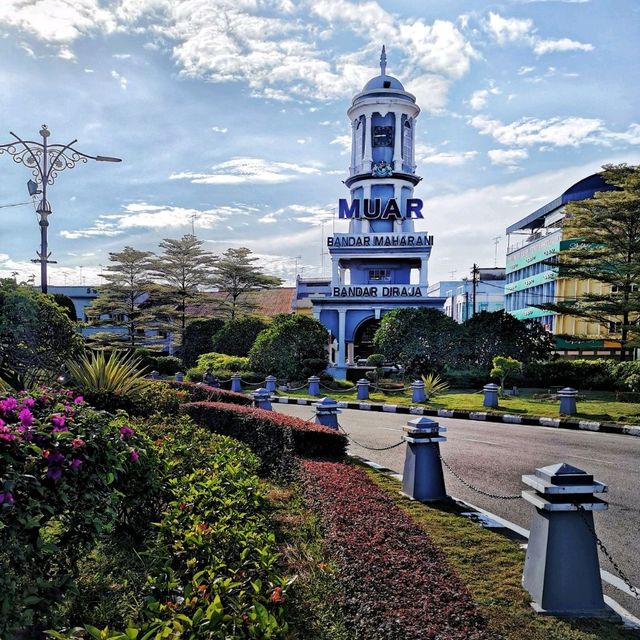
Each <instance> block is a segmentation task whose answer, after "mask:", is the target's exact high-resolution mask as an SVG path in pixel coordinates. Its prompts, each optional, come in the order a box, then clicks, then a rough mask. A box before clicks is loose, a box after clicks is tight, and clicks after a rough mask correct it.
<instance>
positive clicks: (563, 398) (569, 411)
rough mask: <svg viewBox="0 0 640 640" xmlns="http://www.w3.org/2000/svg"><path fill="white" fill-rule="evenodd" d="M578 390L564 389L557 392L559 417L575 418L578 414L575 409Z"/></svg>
mask: <svg viewBox="0 0 640 640" xmlns="http://www.w3.org/2000/svg"><path fill="white" fill-rule="evenodd" d="M577 395H578V390H577V389H573V388H572V387H565V388H564V389H560V391H558V398H560V415H563V414H564V415H566V416H575V415H576V413H578V409H577V408H576V397H577Z"/></svg>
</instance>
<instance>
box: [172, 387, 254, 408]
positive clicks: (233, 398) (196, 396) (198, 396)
mask: <svg viewBox="0 0 640 640" xmlns="http://www.w3.org/2000/svg"><path fill="white" fill-rule="evenodd" d="M167 384H168V385H169V386H170V387H171V388H172V389H179V390H182V391H186V392H187V393H188V394H189V398H190V399H191V402H228V403H230V404H240V405H245V406H251V405H252V404H253V400H252V399H251V398H250V397H249V396H246V395H244V394H243V393H236V392H235V391H226V390H224V389H218V388H216V387H209V386H207V385H206V384H195V383H193V382H169V383H167Z"/></svg>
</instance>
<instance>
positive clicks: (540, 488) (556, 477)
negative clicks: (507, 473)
mask: <svg viewBox="0 0 640 640" xmlns="http://www.w3.org/2000/svg"><path fill="white" fill-rule="evenodd" d="M522 482H524V483H525V484H526V485H528V486H530V487H533V489H534V491H523V492H522V497H523V498H524V499H525V500H526V501H527V502H530V503H531V504H532V505H533V506H534V507H535V508H536V513H535V514H534V516H533V521H532V523H531V533H530V534H529V544H528V546H527V555H526V558H525V562H524V573H523V576H522V585H523V587H524V588H525V589H526V590H527V591H528V592H529V593H530V594H531V597H532V599H533V602H532V603H531V606H532V607H533V608H534V609H535V610H536V611H537V612H538V613H545V614H552V615H555V616H566V617H589V618H613V617H615V614H614V613H613V611H612V610H611V609H609V607H607V606H606V605H605V603H604V599H603V597H602V582H601V579H600V566H599V564H598V549H597V547H596V538H595V534H594V531H595V530H594V525H593V512H594V511H603V510H605V509H607V508H608V506H609V505H608V504H607V503H606V502H604V501H603V500H600V499H599V498H596V497H595V496H594V494H595V493H604V492H606V491H607V485H605V484H603V483H602V482H598V481H597V480H594V479H593V476H592V475H589V474H588V473H586V472H585V471H583V470H582V469H577V468H576V467H573V466H571V465H569V464H566V463H565V464H555V465H551V466H548V467H543V468H541V469H536V472H535V475H527V476H522ZM576 504H580V507H581V509H580V510H578V507H577V506H576Z"/></svg>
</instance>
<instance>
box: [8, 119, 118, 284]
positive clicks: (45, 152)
mask: <svg viewBox="0 0 640 640" xmlns="http://www.w3.org/2000/svg"><path fill="white" fill-rule="evenodd" d="M9 133H10V134H11V135H12V136H13V137H14V138H15V139H16V141H15V142H10V143H9V144H2V145H0V155H2V154H3V153H6V154H7V155H9V156H11V157H12V158H13V161H14V162H16V163H17V164H22V165H24V166H25V167H27V168H28V169H31V175H32V176H33V178H34V180H29V183H28V186H29V195H32V196H33V195H37V194H39V195H40V196H41V198H40V202H39V203H38V206H37V207H36V213H37V214H38V217H39V224H40V251H39V252H36V255H37V256H38V257H37V259H34V260H32V261H31V262H39V263H40V284H41V288H42V293H47V288H48V287H47V264H51V263H54V262H55V261H54V260H49V258H50V257H51V253H50V252H49V249H48V243H47V231H48V228H49V216H50V215H51V205H50V204H49V201H48V200H47V187H49V186H52V185H53V184H54V182H55V181H56V178H57V177H58V174H59V173H60V172H61V171H66V170H67V169H73V168H74V167H75V166H76V164H78V163H87V162H88V161H89V160H96V161H98V162H121V161H122V160H121V159H120V158H112V157H110V156H90V155H88V154H86V153H82V152H81V151H78V150H77V149H75V148H74V147H73V145H74V144H75V143H76V142H77V140H72V141H71V142H69V143H68V144H49V136H50V135H51V132H50V131H49V129H48V127H47V125H46V124H43V125H42V129H40V131H39V132H38V133H39V134H40V135H41V136H42V142H36V141H34V140H23V139H22V138H20V136H18V135H16V134H15V133H13V131H10V132H9ZM38 187H39V188H38Z"/></svg>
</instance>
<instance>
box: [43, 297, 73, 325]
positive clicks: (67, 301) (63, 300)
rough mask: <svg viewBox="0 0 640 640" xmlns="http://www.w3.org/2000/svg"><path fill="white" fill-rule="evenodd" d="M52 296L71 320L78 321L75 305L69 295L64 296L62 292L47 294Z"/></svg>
mask: <svg viewBox="0 0 640 640" xmlns="http://www.w3.org/2000/svg"><path fill="white" fill-rule="evenodd" d="M49 295H51V296H52V297H53V301H54V302H55V303H56V304H57V305H58V306H60V307H62V308H63V309H64V310H65V311H66V312H67V315H68V316H69V320H71V322H78V314H77V313H76V306H75V305H74V304H73V300H72V299H71V298H70V297H69V296H65V295H64V293H54V294H49Z"/></svg>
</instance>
